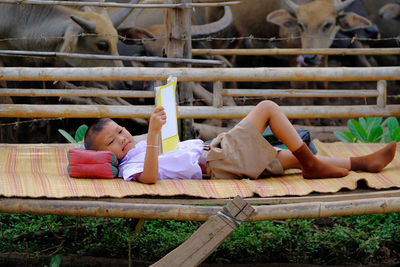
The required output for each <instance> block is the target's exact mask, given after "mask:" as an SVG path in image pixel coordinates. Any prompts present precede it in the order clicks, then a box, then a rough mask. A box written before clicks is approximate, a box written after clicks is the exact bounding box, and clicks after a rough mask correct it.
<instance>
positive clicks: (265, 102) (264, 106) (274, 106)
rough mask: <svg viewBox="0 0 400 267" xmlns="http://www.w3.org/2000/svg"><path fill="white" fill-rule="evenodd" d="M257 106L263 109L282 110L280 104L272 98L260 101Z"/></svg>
mask: <svg viewBox="0 0 400 267" xmlns="http://www.w3.org/2000/svg"><path fill="white" fill-rule="evenodd" d="M257 106H258V107H259V108H261V109H263V110H267V111H275V110H280V107H279V105H278V104H276V103H275V102H273V101H271V100H263V101H261V102H260V103H258V104H257Z"/></svg>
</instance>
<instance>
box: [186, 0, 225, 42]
mask: <svg viewBox="0 0 400 267" xmlns="http://www.w3.org/2000/svg"><path fill="white" fill-rule="evenodd" d="M224 10H225V13H224V16H223V17H222V18H220V19H219V20H217V21H214V22H212V23H208V24H204V25H192V36H198V35H207V34H213V33H217V32H219V31H222V30H223V29H225V28H227V27H228V26H229V25H231V24H232V11H231V8H230V7H229V6H225V7H224Z"/></svg>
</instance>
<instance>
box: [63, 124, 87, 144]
mask: <svg viewBox="0 0 400 267" xmlns="http://www.w3.org/2000/svg"><path fill="white" fill-rule="evenodd" d="M87 130H88V126H87V125H86V124H82V125H81V126H79V127H78V129H77V130H76V132H75V137H72V136H71V135H70V134H69V133H67V132H66V131H65V130H63V129H58V131H59V132H60V134H62V136H64V137H65V138H66V139H67V140H68V141H69V142H70V143H79V142H82V141H83V139H84V138H85V134H86V131H87Z"/></svg>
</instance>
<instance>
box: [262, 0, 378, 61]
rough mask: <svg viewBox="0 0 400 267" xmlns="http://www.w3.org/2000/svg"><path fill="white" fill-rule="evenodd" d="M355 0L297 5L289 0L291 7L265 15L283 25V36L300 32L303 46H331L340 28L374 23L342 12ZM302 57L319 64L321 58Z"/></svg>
mask: <svg viewBox="0 0 400 267" xmlns="http://www.w3.org/2000/svg"><path fill="white" fill-rule="evenodd" d="M353 1H354V0H346V1H344V2H341V3H340V4H337V5H335V4H333V3H332V2H331V1H324V0H316V1H312V2H310V3H308V4H304V5H297V4H295V3H294V2H292V1H290V0H286V4H287V6H288V8H289V9H288V10H286V9H279V10H275V11H273V12H271V13H270V14H268V16H267V18H266V19H267V21H268V22H271V23H274V24H276V25H279V26H280V27H281V29H282V28H283V29H284V31H285V36H281V37H289V36H290V35H292V36H293V35H294V34H298V36H299V37H300V39H301V47H302V48H329V47H330V46H331V45H332V42H333V40H334V37H335V35H336V33H337V32H338V31H339V30H342V31H351V30H355V29H361V28H366V27H370V26H371V25H372V23H371V21H370V20H368V19H367V18H364V17H362V16H360V15H357V14H356V13H353V12H343V10H344V9H345V8H346V7H348V6H349V5H350V4H351V3H352V2H353ZM281 33H282V30H281ZM288 33H290V34H288ZM299 58H300V60H299V63H300V65H302V66H316V65H319V64H320V62H321V56H316V55H307V56H300V57H299Z"/></svg>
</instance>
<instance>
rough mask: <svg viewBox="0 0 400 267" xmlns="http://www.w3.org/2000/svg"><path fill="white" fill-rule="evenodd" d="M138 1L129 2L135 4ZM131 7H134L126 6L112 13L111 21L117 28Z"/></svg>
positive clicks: (130, 10) (128, 13)
mask: <svg viewBox="0 0 400 267" xmlns="http://www.w3.org/2000/svg"><path fill="white" fill-rule="evenodd" d="M138 2H139V0H133V1H131V2H130V4H137V3H138ZM133 9H134V8H132V7H127V8H123V9H121V10H120V11H118V12H117V13H115V14H113V15H112V17H111V21H112V24H113V25H114V27H115V28H117V27H118V26H119V25H121V23H122V22H124V20H125V19H126V18H127V17H128V16H129V15H130V14H131V12H132V11H133Z"/></svg>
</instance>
